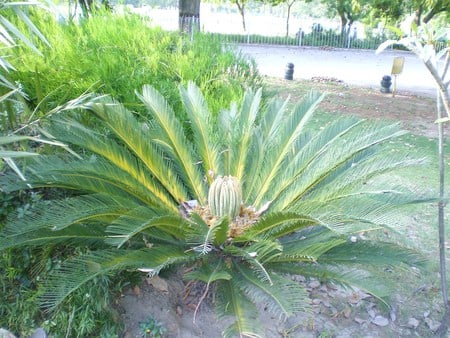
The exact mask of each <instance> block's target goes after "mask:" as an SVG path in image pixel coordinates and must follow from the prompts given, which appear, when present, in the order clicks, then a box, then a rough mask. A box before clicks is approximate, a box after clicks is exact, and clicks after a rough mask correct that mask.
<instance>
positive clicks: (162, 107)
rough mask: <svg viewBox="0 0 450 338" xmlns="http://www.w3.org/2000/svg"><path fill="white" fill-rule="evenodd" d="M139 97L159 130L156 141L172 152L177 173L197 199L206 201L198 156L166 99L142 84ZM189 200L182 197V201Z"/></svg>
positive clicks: (201, 201) (202, 201)
mask: <svg viewBox="0 0 450 338" xmlns="http://www.w3.org/2000/svg"><path fill="white" fill-rule="evenodd" d="M139 97H140V99H141V100H142V102H144V104H145V105H146V106H147V108H148V109H149V112H150V113H151V115H152V117H153V118H154V119H155V123H156V125H157V127H158V130H159V132H160V137H161V139H159V140H158V141H160V142H161V141H162V142H164V143H165V144H167V146H168V147H169V148H170V150H171V151H172V152H173V154H174V161H176V164H177V165H178V166H179V168H180V170H181V172H179V173H178V174H179V175H181V176H182V177H184V178H185V182H186V184H188V186H189V188H190V189H192V193H193V194H194V195H193V196H195V197H196V198H197V199H198V201H199V202H200V203H201V204H203V203H205V201H206V187H205V183H204V182H203V175H202V173H201V172H200V170H199V168H198V167H197V166H196V163H197V162H198V160H200V158H198V155H197V154H195V152H194V149H193V147H192V145H191V143H190V142H189V141H188V140H187V138H186V137H184V133H183V127H182V125H181V124H180V123H179V121H178V119H177V117H176V115H175V113H174V112H173V111H172V109H171V108H170V107H169V106H168V104H167V101H166V100H165V99H164V98H163V97H162V96H161V94H159V93H158V92H157V91H156V90H155V89H154V88H153V87H151V86H144V87H143V89H142V95H139ZM187 200H190V198H186V197H185V198H184V199H182V201H187Z"/></svg>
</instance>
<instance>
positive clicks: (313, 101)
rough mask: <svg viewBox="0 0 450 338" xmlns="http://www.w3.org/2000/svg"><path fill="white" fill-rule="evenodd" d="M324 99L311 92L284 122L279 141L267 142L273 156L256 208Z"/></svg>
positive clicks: (264, 172)
mask: <svg viewBox="0 0 450 338" xmlns="http://www.w3.org/2000/svg"><path fill="white" fill-rule="evenodd" d="M323 97H324V96H323V95H319V94H317V93H313V92H311V93H310V95H309V96H308V97H307V99H305V101H304V102H303V103H302V104H299V105H297V106H296V107H295V109H294V110H293V111H292V114H291V115H289V116H288V117H287V118H286V119H285V121H283V122H284V124H283V125H282V127H281V128H280V135H279V136H278V138H279V139H278V140H276V142H274V140H267V143H266V145H267V149H268V150H270V153H271V154H272V156H271V157H270V158H269V159H268V163H266V165H265V166H264V167H263V171H262V172H261V173H260V178H261V179H262V180H263V181H262V184H261V186H260V187H259V189H258V191H257V193H256V197H255V199H254V201H253V203H252V205H254V206H255V207H258V206H260V204H261V202H263V199H264V198H266V194H267V192H268V191H269V188H270V186H271V185H272V182H273V180H274V178H275V177H276V176H278V175H279V171H280V170H281V169H282V164H283V162H284V160H285V159H286V157H287V156H288V155H289V154H290V151H292V145H293V144H295V142H296V140H297V139H298V137H299V136H300V135H301V133H302V131H303V129H304V127H305V125H306V123H307V121H308V120H309V119H310V117H311V116H312V114H313V112H314V111H315V109H316V107H317V105H318V104H319V103H320V101H322V99H323ZM273 142H274V143H273ZM271 144H274V145H275V147H274V146H270V145H271ZM264 169H265V170H264Z"/></svg>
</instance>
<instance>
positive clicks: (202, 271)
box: [184, 262, 232, 284]
mask: <svg viewBox="0 0 450 338" xmlns="http://www.w3.org/2000/svg"><path fill="white" fill-rule="evenodd" d="M211 265H212V264H211V262H206V263H205V264H202V265H201V266H200V267H199V268H197V269H195V270H192V271H189V272H188V273H186V274H185V275H184V278H185V279H187V280H200V281H202V282H204V283H206V284H211V283H213V282H215V281H219V280H230V279H231V278H232V276H231V275H230V274H229V273H228V272H227V271H225V270H224V266H223V263H222V262H219V263H218V264H217V265H216V266H215V267H214V269H212V267H211Z"/></svg>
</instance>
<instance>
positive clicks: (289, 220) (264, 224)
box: [236, 212, 319, 241]
mask: <svg viewBox="0 0 450 338" xmlns="http://www.w3.org/2000/svg"><path fill="white" fill-rule="evenodd" d="M318 223H319V222H318V221H317V220H315V219H313V218H311V217H309V216H306V215H303V214H298V213H294V212H271V213H269V214H268V215H267V216H264V217H263V218H262V219H260V220H259V222H258V223H256V224H255V225H253V226H252V227H251V228H249V229H248V230H247V231H246V232H245V233H244V234H243V235H242V237H243V238H244V239H252V240H255V239H257V238H262V239H277V238H280V237H283V236H285V235H288V234H290V233H292V232H294V231H298V230H300V229H303V228H306V227H309V226H313V225H316V224H318ZM236 240H237V241H239V238H237V239H236Z"/></svg>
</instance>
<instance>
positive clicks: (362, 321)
mask: <svg viewBox="0 0 450 338" xmlns="http://www.w3.org/2000/svg"><path fill="white" fill-rule="evenodd" d="M353 320H354V321H355V322H357V323H358V324H360V325H361V324H364V323H367V320H365V319H362V318H359V317H355V318H354V319H353Z"/></svg>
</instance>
